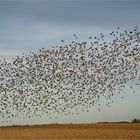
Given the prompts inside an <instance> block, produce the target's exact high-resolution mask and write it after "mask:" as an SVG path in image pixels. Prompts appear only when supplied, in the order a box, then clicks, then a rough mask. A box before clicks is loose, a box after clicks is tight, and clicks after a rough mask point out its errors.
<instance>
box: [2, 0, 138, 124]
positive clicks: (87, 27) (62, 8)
mask: <svg viewBox="0 0 140 140" xmlns="http://www.w3.org/2000/svg"><path fill="white" fill-rule="evenodd" d="M136 25H137V26H138V27H140V1H139V0H137V1H136V0H131V1H128V0H123V1H121V0H116V1H115V0H110V1H109V0H108V1H107V0H99V1H97V0H67V1H66V0H0V59H3V58H6V59H11V58H12V57H15V56H16V55H21V54H22V53H24V52H25V53H28V52H29V51H37V50H38V49H39V48H42V47H45V48H49V47H51V46H52V45H56V44H59V43H60V40H61V39H64V40H65V41H66V42H69V40H73V39H74V37H73V34H74V33H76V34H78V36H79V38H80V39H81V40H86V39H87V37H88V36H90V35H96V34H98V33H99V32H103V33H109V32H111V31H113V30H115V29H116V27H118V26H120V28H121V30H125V29H132V28H133V27H134V26H136ZM139 90H140V88H139V89H137V92H136V95H135V96H132V95H128V96H126V99H127V100H124V101H123V100H117V99H116V100H115V102H114V104H113V105H112V107H111V108H110V109H104V111H103V112H101V113H99V112H97V111H96V110H94V109H92V111H91V113H83V114H82V113H81V114H82V115H80V116H74V117H73V118H72V119H71V120H72V121H73V122H95V121H106V120H130V119H132V118H133V117H139V118H140V110H139V107H138V106H140V102H139V99H140V95H139V93H138V92H139ZM121 114H122V115H121ZM65 119H66V118H65ZM63 120H64V119H62V120H58V122H61V121H62V122H63ZM15 121H16V120H15ZM39 121H40V120H38V119H37V120H35V122H39ZM65 122H70V120H69V118H68V119H66V120H65Z"/></svg>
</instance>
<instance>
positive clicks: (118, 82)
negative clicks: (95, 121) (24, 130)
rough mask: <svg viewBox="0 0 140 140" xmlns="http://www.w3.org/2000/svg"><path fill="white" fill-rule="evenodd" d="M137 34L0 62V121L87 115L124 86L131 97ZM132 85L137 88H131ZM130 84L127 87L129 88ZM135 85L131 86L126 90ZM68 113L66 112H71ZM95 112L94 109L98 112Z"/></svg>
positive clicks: (139, 48) (137, 75)
mask: <svg viewBox="0 0 140 140" xmlns="http://www.w3.org/2000/svg"><path fill="white" fill-rule="evenodd" d="M139 35H140V32H139V31H138V27H135V28H134V29H133V30H132V31H124V32H120V31H119V27H118V28H117V30H116V31H113V32H111V33H110V34H109V38H110V41H106V39H105V38H106V36H105V35H104V34H102V33H100V35H99V36H96V37H92V36H90V37H89V38H88V40H87V41H84V42H77V41H76V40H77V35H76V34H74V37H75V41H73V42H71V43H70V44H68V45H67V44H65V42H64V40H61V42H62V45H60V46H55V47H52V48H51V49H45V48H42V49H40V50H39V51H38V52H37V53H34V52H31V53H30V54H29V55H25V54H23V55H22V56H17V57H16V58H14V60H12V62H7V61H6V60H1V61H0V117H1V118H5V119H9V118H14V117H19V116H20V117H23V118H24V119H26V118H31V117H34V116H40V117H41V116H42V115H43V114H47V115H48V116H49V115H51V114H52V113H59V114H65V115H71V114H75V113H76V114H78V113H79V109H81V110H83V111H84V110H86V111H88V110H89V109H90V108H91V107H93V106H94V104H95V102H98V103H99V107H100V106H101V104H100V97H101V96H104V97H105V99H106V100H107V106H110V101H111V97H112V96H113V95H114V94H115V93H116V91H117V92H124V93H125V90H124V88H125V86H126V85H127V86H128V85H130V89H132V90H133V92H135V89H134V88H133V85H134V86H139V81H140V71H139V70H140V68H139V65H140V64H139V62H140V38H139ZM135 81H137V82H135ZM129 83H130V84H129ZM132 83H135V84H132ZM73 109H74V111H73V112H72V110H73ZM99 111H100V109H99Z"/></svg>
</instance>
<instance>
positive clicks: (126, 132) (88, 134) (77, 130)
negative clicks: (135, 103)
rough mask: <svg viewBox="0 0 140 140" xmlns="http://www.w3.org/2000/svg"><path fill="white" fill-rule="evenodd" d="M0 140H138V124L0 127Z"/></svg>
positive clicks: (139, 132) (139, 127) (139, 124)
mask: <svg viewBox="0 0 140 140" xmlns="http://www.w3.org/2000/svg"><path fill="white" fill-rule="evenodd" d="M0 139H119V140H122V139H125V140H126V139H128V140H130V139H131V140H132V139H133V140H134V139H136V140H137V139H140V123H135V124H134V123H96V124H52V125H36V126H13V127H1V128H0Z"/></svg>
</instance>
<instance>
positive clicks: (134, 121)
mask: <svg viewBox="0 0 140 140" xmlns="http://www.w3.org/2000/svg"><path fill="white" fill-rule="evenodd" d="M132 123H140V120H139V119H136V118H135V119H133V120H132Z"/></svg>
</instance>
